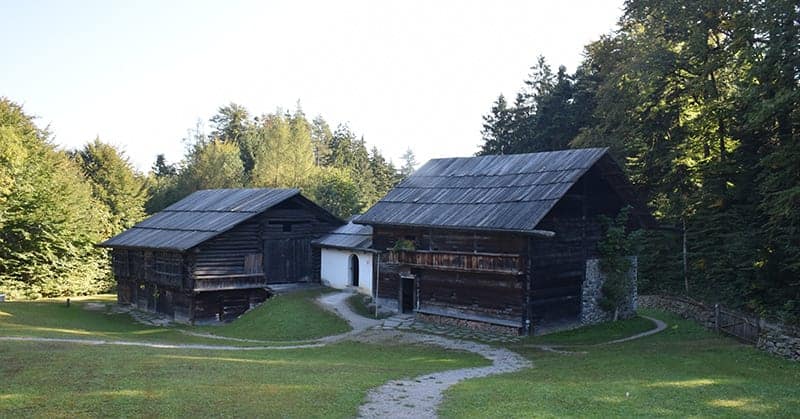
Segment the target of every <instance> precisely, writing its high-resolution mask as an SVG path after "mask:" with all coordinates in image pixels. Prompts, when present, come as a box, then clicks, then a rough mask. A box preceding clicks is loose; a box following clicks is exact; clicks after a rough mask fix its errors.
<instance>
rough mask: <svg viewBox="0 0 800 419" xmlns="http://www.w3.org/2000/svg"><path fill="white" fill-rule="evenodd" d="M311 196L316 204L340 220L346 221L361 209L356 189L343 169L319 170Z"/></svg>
mask: <svg viewBox="0 0 800 419" xmlns="http://www.w3.org/2000/svg"><path fill="white" fill-rule="evenodd" d="M311 196H312V198H313V199H314V201H315V202H316V203H317V204H319V205H320V206H322V207H323V208H325V209H327V210H328V211H330V212H331V213H332V214H334V215H336V216H337V217H340V218H344V219H348V218H350V217H351V216H353V215H354V214H358V213H359V212H360V209H361V203H360V202H359V193H358V187H357V186H356V182H355V181H353V179H352V178H351V177H350V173H349V172H348V171H347V170H345V169H340V168H336V167H327V168H324V169H322V170H320V171H319V172H318V173H317V176H316V180H315V182H314V187H313V188H312V189H311Z"/></svg>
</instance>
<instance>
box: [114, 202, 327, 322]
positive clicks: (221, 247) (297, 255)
mask: <svg viewBox="0 0 800 419" xmlns="http://www.w3.org/2000/svg"><path fill="white" fill-rule="evenodd" d="M338 226H339V223H338V222H336V221H335V220H333V219H331V218H330V217H329V216H326V215H324V214H322V212H321V209H319V208H318V207H315V206H313V205H311V204H309V203H308V202H306V201H304V200H302V199H299V198H297V197H295V198H290V199H288V200H286V201H284V202H282V203H280V204H278V205H276V206H274V207H272V208H271V209H269V210H267V211H265V212H264V213H262V214H259V215H258V216H256V217H254V218H252V219H250V220H248V221H246V222H244V223H242V224H239V225H237V226H236V227H234V228H232V229H230V230H229V231H226V232H224V233H221V234H220V235H218V236H217V237H215V238H213V239H211V240H208V241H205V242H203V243H201V244H200V245H198V246H196V247H194V248H192V249H189V250H188V251H187V252H184V253H182V252H166V251H161V250H148V249H145V250H138V249H122V248H115V249H113V251H112V264H113V269H114V275H115V276H116V278H117V283H118V285H117V294H118V298H119V301H120V302H122V303H130V304H136V305H137V306H138V307H139V308H141V309H144V310H150V311H157V312H161V313H164V314H167V315H174V316H175V317H176V319H178V318H179V319H181V320H184V321H195V320H222V321H227V320H230V319H233V318H235V317H236V316H238V315H239V314H241V313H243V312H244V311H245V310H247V309H248V308H249V307H250V306H251V305H253V304H255V303H258V302H261V301H264V299H266V298H267V296H268V292H267V291H266V290H264V288H265V287H266V286H267V285H268V284H269V283H279V282H300V281H313V280H317V281H318V280H319V277H318V274H317V275H316V276H315V274H314V269H313V268H314V267H315V266H317V267H318V266H319V261H318V260H315V258H314V256H315V255H316V257H317V258H318V257H319V253H318V252H317V253H316V254H314V253H312V250H311V241H312V240H314V239H317V238H319V237H321V236H322V235H323V234H326V233H328V232H330V231H332V230H334V229H335V228H336V227H338Z"/></svg>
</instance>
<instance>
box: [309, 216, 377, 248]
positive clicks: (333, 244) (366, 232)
mask: <svg viewBox="0 0 800 419" xmlns="http://www.w3.org/2000/svg"><path fill="white" fill-rule="evenodd" d="M312 244H314V245H316V246H320V247H330V248H334V249H347V250H350V249H352V250H363V251H370V252H371V251H373V250H372V249H370V247H371V246H372V227H370V226H366V225H360V224H353V223H352V222H349V223H347V224H345V225H343V226H341V227H339V228H337V229H336V230H333V231H332V232H330V233H329V234H327V235H325V236H323V237H322V238H320V239H318V240H314V241H313V242H312Z"/></svg>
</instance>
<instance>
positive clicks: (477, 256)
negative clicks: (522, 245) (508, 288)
mask: <svg viewBox="0 0 800 419" xmlns="http://www.w3.org/2000/svg"><path fill="white" fill-rule="evenodd" d="M382 258H384V262H386V263H389V264H397V265H406V266H411V267H417V268H425V269H436V270H442V271H460V272H478V273H495V274H503V275H520V274H522V273H523V272H524V269H523V266H522V257H521V256H520V255H518V254H513V253H473V252H455V251H449V252H448V251H438V250H389V252H388V253H385V254H384V255H383V256H382Z"/></svg>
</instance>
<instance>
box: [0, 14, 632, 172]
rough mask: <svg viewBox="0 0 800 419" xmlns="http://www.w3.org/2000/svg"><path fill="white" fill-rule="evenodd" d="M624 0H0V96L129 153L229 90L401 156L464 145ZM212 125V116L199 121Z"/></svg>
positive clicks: (575, 55)
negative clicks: (497, 107)
mask: <svg viewBox="0 0 800 419" xmlns="http://www.w3.org/2000/svg"><path fill="white" fill-rule="evenodd" d="M621 7H622V0H585V1H575V0H559V1H532V0H529V1H503V0H495V1H483V2H473V1H452V2H447V1H436V2H433V1H409V0H405V1H335V2H334V1H317V2H312V1H287V2H282V1H236V0H228V1H222V0H220V1H199V0H195V1H177V0H175V1H144V0H140V1H122V0H116V1H115V0H105V1H79V0H78V1H68V2H67V1H41V0H30V1H15V0H0V40H2V41H0V96H5V97H8V98H9V99H11V100H13V101H14V102H17V103H20V104H22V105H23V106H24V109H25V111H26V112H27V113H28V114H32V115H35V116H36V117H37V118H38V119H37V123H38V124H39V125H40V126H48V125H49V127H50V130H51V132H52V133H53V135H54V141H55V142H56V143H57V144H59V145H60V146H62V147H63V148H77V147H80V146H81V145H82V144H84V143H86V142H87V141H90V140H92V139H94V138H95V137H97V136H99V137H100V139H101V140H103V141H106V142H110V143H112V144H114V145H117V146H119V147H121V148H122V149H123V150H125V152H126V153H127V155H128V156H129V158H130V159H131V161H132V162H133V163H134V164H135V166H136V167H137V168H138V169H139V170H142V171H146V170H148V169H149V168H150V166H151V165H152V163H153V161H154V160H155V156H156V155H157V154H159V153H163V154H165V155H166V156H167V159H168V160H169V161H173V162H174V161H178V160H180V159H181V157H182V156H183V154H184V149H185V144H184V143H183V142H182V139H183V138H184V137H186V135H187V130H188V129H189V128H193V127H194V126H195V125H196V123H197V121H198V120H204V121H207V120H208V118H209V117H211V116H212V115H214V113H215V112H216V110H217V109H218V108H219V107H220V106H223V105H226V104H228V103H231V102H235V103H238V104H240V105H243V106H245V107H246V108H247V109H248V110H249V111H250V112H251V114H256V115H259V114H263V113H269V112H273V111H275V110H276V109H278V108H282V109H290V110H292V109H294V108H295V106H296V104H297V103H298V102H299V103H300V105H301V107H302V109H303V111H304V112H305V113H306V114H307V115H309V116H316V115H322V116H323V117H324V118H325V119H326V120H327V121H328V122H329V123H330V124H331V126H333V127H335V126H336V125H338V124H340V123H346V124H348V125H349V126H350V127H351V129H352V130H353V131H354V132H356V133H357V134H361V135H363V136H364V138H365V140H366V142H367V144H368V146H370V147H371V146H377V147H378V149H379V150H381V152H382V153H383V154H384V155H385V156H386V157H388V158H391V159H392V160H394V161H395V162H396V163H399V162H400V156H401V155H402V154H403V152H404V151H405V150H406V149H409V148H410V149H411V150H413V151H414V153H415V155H416V157H417V161H418V162H420V163H422V162H425V161H426V160H428V159H430V158H435V157H455V156H468V155H472V154H474V153H475V152H476V151H477V150H478V147H479V145H480V143H481V135H480V131H481V125H482V122H483V121H482V115H484V114H486V113H488V112H489V110H490V109H491V105H492V103H493V102H494V101H495V100H496V98H497V96H498V95H499V94H501V93H503V94H505V95H506V96H507V97H513V96H514V95H516V93H517V92H518V91H519V89H520V88H521V87H522V85H523V80H524V79H525V78H526V77H527V75H528V73H529V69H530V66H531V65H533V64H534V62H535V61H536V57H537V56H538V55H543V56H545V57H546V58H547V60H548V62H549V63H550V64H551V65H553V67H554V68H555V67H557V66H558V65H559V64H563V65H565V66H566V67H567V69H568V70H569V71H573V70H574V69H575V67H576V65H577V64H578V63H579V62H580V60H581V57H582V52H583V46H584V45H586V44H587V43H589V42H591V41H593V40H596V39H598V38H599V37H600V36H601V35H602V34H605V33H609V32H610V31H612V30H613V29H614V27H615V24H616V21H617V19H618V18H619V16H620V15H621ZM207 131H210V129H207Z"/></svg>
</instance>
